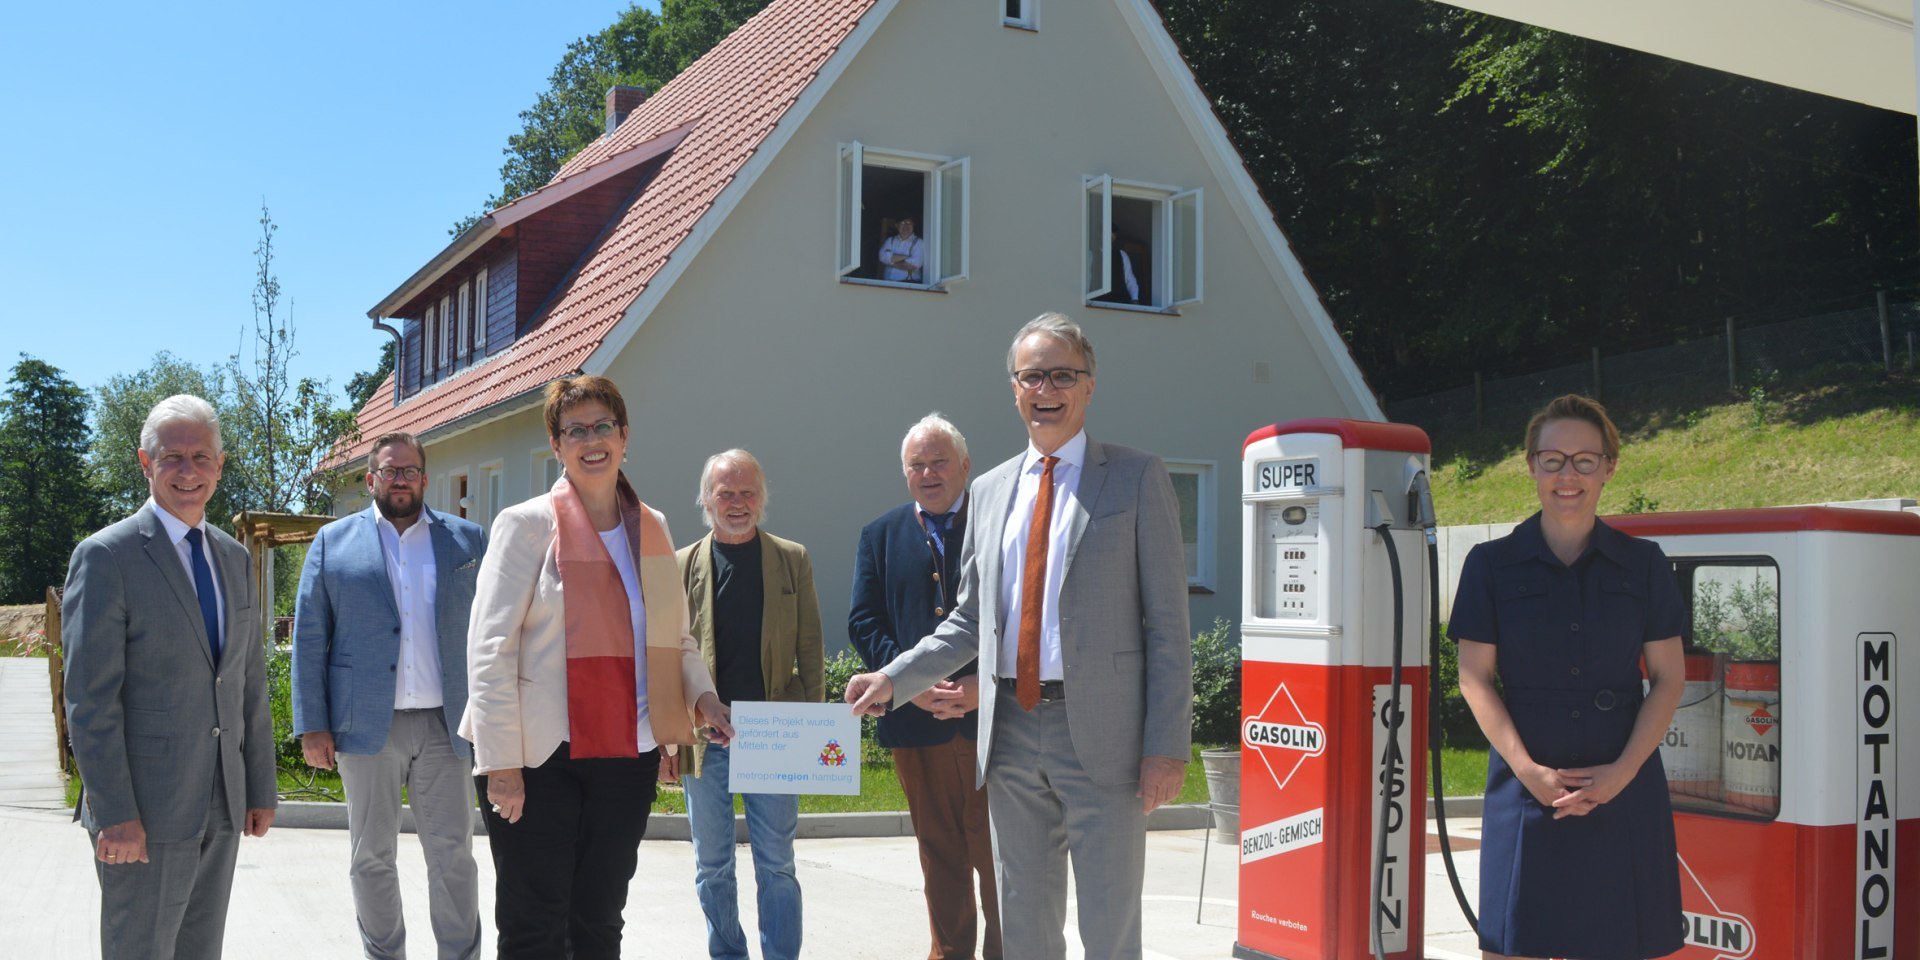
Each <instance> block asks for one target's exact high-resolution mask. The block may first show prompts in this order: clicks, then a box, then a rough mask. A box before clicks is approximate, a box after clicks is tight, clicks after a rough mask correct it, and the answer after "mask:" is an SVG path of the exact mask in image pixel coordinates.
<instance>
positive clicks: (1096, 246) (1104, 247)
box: [1080, 174, 1113, 300]
mask: <svg viewBox="0 0 1920 960" xmlns="http://www.w3.org/2000/svg"><path fill="white" fill-rule="evenodd" d="M1080 198H1081V204H1082V206H1083V207H1084V208H1085V213H1086V215H1085V216H1084V217H1082V218H1081V222H1082V223H1084V224H1085V225H1086V230H1087V236H1086V243H1085V244H1083V247H1084V249H1085V251H1086V259H1087V269H1086V290H1087V299H1089V300H1091V299H1093V298H1095V297H1098V296H1102V295H1104V294H1105V293H1106V292H1107V291H1109V290H1112V289H1113V228H1112V226H1111V224H1112V223H1113V178H1112V177H1110V176H1107V175H1105V174H1102V175H1101V176H1098V177H1087V178H1086V179H1085V180H1084V181H1083V189H1082V190H1081V194H1080Z"/></svg>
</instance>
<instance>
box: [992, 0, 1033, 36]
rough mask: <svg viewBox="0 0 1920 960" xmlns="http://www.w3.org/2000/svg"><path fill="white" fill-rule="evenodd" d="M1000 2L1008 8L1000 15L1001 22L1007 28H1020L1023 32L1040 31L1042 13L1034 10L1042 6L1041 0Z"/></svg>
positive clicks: (1008, 0) (1001, 0)
mask: <svg viewBox="0 0 1920 960" xmlns="http://www.w3.org/2000/svg"><path fill="white" fill-rule="evenodd" d="M998 2H1000V3H1003V4H1005V6H1006V9H1005V11H1004V12H1003V13H1001V15H1000V22H1001V23H1002V24H1004V25H1005V26H1009V27H1018V28H1020V29H1022V30H1038V29H1040V12H1039V11H1038V10H1035V9H1034V8H1035V7H1037V6H1039V5H1040V0H998Z"/></svg>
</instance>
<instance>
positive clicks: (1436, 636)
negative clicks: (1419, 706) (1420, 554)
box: [1427, 528, 1480, 934]
mask: <svg viewBox="0 0 1920 960" xmlns="http://www.w3.org/2000/svg"><path fill="white" fill-rule="evenodd" d="M1427 577H1428V590H1427V607H1428V610H1429V612H1430V617H1429V619H1428V623H1427V630H1428V633H1427V748H1428V750H1429V751H1431V754H1432V760H1431V761H1429V762H1430V763H1432V765H1433V816H1434V822H1435V825H1436V826H1437V827H1438V828H1439V830H1440V861H1441V862H1442V863H1445V864H1446V865H1447V882H1448V883H1451V884H1453V898H1454V899H1455V900H1457V901H1459V903H1460V913H1461V915H1462V916H1464V917H1466V918H1467V926H1469V927H1471V928H1473V932H1474V933H1475V934H1478V933H1479V932H1480V918H1479V917H1477V916H1475V915H1474V912H1473V907H1472V906H1470V905H1468V903H1467V891H1466V888H1464V887H1462V886H1461V885H1460V872H1459V871H1458V870H1456V869H1454V866H1453V842H1452V840H1450V839H1449V838H1448V837H1447V799H1446V793H1447V791H1446V781H1445V780H1444V779H1443V778H1442V777H1441V776H1440V699H1441V697H1442V695H1443V692H1442V690H1441V687H1440V545H1439V544H1438V543H1437V542H1435V540H1434V535H1433V530H1432V528H1428V530H1427Z"/></svg>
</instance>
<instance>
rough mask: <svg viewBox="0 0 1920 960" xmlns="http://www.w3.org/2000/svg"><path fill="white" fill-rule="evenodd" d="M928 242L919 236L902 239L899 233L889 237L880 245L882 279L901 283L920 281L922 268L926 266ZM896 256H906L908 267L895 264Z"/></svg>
mask: <svg viewBox="0 0 1920 960" xmlns="http://www.w3.org/2000/svg"><path fill="white" fill-rule="evenodd" d="M926 249H927V247H926V243H925V242H924V241H922V240H921V239H920V238H919V237H907V238H905V239H902V238H901V237H900V235H899V234H895V235H893V236H891V237H888V238H887V240H886V242H885V243H882V244H881V245H880V279H882V280H893V281H895V282H899V283H919V282H920V277H921V273H920V268H921V267H923V266H925V265H926V264H925V258H926ZM894 257H906V258H907V269H905V270H902V269H900V268H899V267H896V266H894V265H893V258H894Z"/></svg>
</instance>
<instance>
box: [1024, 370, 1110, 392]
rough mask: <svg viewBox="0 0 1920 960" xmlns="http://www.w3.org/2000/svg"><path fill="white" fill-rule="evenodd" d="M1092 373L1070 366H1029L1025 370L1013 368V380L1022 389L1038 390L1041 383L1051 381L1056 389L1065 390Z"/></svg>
mask: <svg viewBox="0 0 1920 960" xmlns="http://www.w3.org/2000/svg"><path fill="white" fill-rule="evenodd" d="M1092 375H1093V374H1092V373H1091V372H1090V371H1087V370H1075V369H1074V368H1072V367H1054V368H1053V369H1051V370H1042V369H1040V368H1038V367H1029V368H1028V369H1025V370H1015V371H1014V372H1013V382H1014V383H1017V384H1019V385H1020V387H1021V389H1024V390H1038V389H1040V385H1041V384H1043V383H1046V382H1048V381H1052V382H1053V385H1054V387H1055V388H1056V389H1060V390H1065V389H1068V388H1070V387H1072V386H1073V385H1074V384H1076V383H1079V382H1080V378H1081V377H1088V376H1092Z"/></svg>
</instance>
